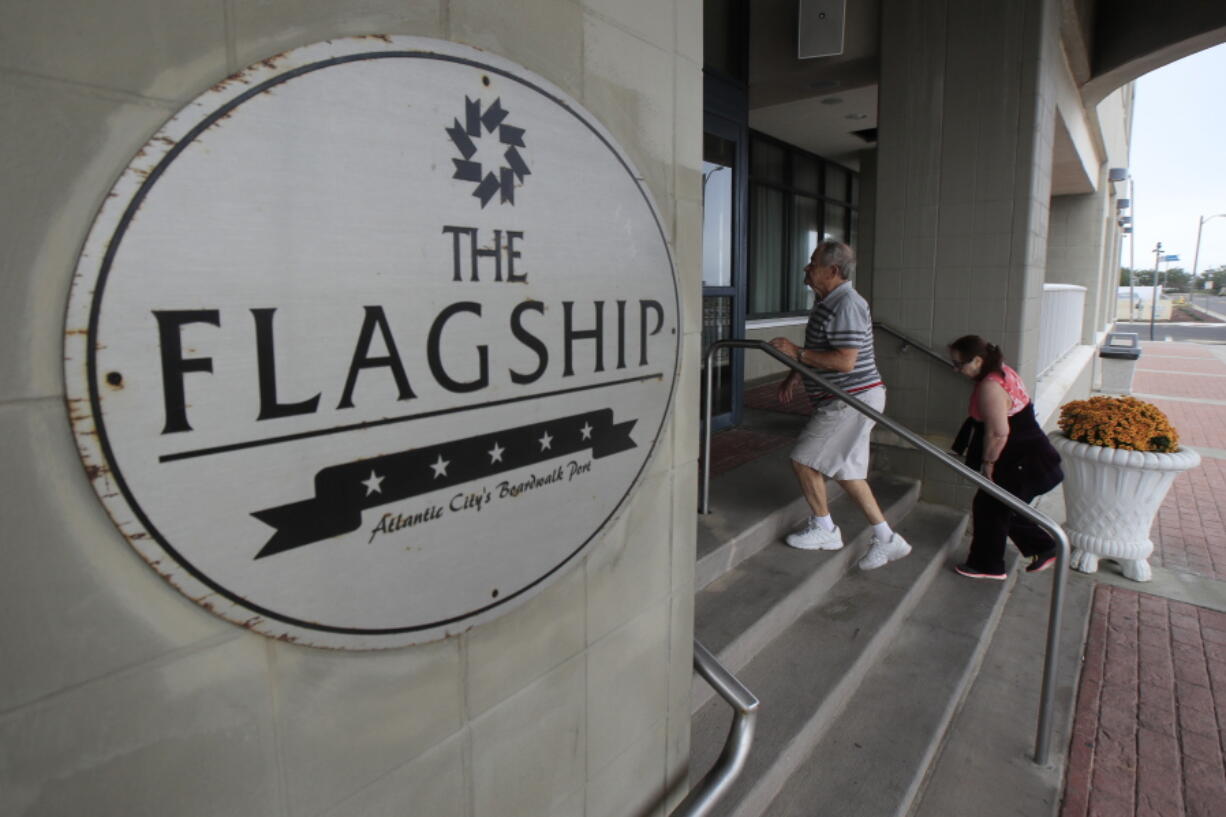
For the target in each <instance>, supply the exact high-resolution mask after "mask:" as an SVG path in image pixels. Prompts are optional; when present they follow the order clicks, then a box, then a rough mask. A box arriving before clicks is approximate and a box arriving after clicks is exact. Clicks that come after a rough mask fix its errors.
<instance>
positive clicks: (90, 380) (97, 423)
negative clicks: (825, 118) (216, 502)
mask: <svg viewBox="0 0 1226 817" xmlns="http://www.w3.org/2000/svg"><path fill="white" fill-rule="evenodd" d="M372 59H433V60H441V61H443V62H451V63H457V64H460V65H467V66H469V67H472V68H476V69H478V70H482V71H488V72H490V73H494V74H498V75H499V76H502V77H505V78H507V79H509V80H512V81H514V82H518V83H519V84H520V85H523V86H525V87H527V88H530V89H532V90H533V91H536V92H537V93H538V94H540V95H541V96H543V97H545V98H546V99H548V100H550V101H552V102H553V103H554V104H556V105H558V106H559V107H560V108H562V109H563V110H564V111H566V112H567V113H569V114H570V115H571V116H573V117H574V118H575V119H576V120H578V121H579V122H580V123H581V124H582V125H583V126H584V127H585V128H587V129H588V130H589V131H591V132H592V134H593V135H594V136H595V137H596V138H597V139H599V140H600V142H601V143H602V144H603V145H604V146H605V147H606V148H608V150H609V152H610V153H612V154H613V156H614V158H615V159H617V162H618V164H620V165H621V166H622V168H623V169H624V170H625V171H626V173H627V174H629V176H630V178H631V180H632V181H633V182H634V185H635V187H636V189H637V190H638V191H639V195H640V196H642V197H643V203H644V204H645V205H646V207H647V210H648V212H650V213H651V217H652V219H653V220H654V221H655V224H656V230H657V232H658V233H659V235H660V242H661V244H662V245H663V247H664V253H665V256H666V257H667V258H668V266H669V271H670V273H671V278H672V284H673V305H674V309H675V311H674V315H675V316H677V318H680V305H681V304H680V294H679V291H678V287H677V269H676V266H675V264H674V263H673V257H672V251H671V249H670V248H669V245H668V238H667V236H665V234H664V228H663V226H662V225H661V224H660V219H659V216H658V215H657V213H656V209H655V207H654V206H653V205H652V202H651V199H650V197H649V196H648V194H647V191H646V189H645V188H644V184H643V180H642V179H641V178H640V177H638V176H636V175H635V173H634V171H633V169H632V168H631V167H630V166H629V165H628V164H627V163H626V160H625V159H624V158H623V157H622V155H621V153H620V152H619V151H618V149H617V148H616V147H615V146H614V145H612V144H610V143H609V140H608V139H606V138H605V136H604V134H602V133H601V132H600V131H599V130H598V129H596V128H594V127H593V126H592V124H591V123H590V122H588V121H587V119H586V118H584V116H583V115H581V114H580V113H579V112H577V111H575V110H574V109H573V108H572V107H571V106H570V105H568V104H567V103H566V102H565V101H564V100H562V99H560V98H558V97H556V96H554V95H553V94H551V93H550V92H548V91H546V90H545V89H544V88H541V87H540V86H538V85H536V84H535V83H533V82H531V81H529V80H527V79H525V78H523V77H519V76H516V75H515V74H513V73H511V72H510V71H507V70H505V69H502V68H498V67H496V66H493V65H488V64H486V63H482V62H478V61H476V60H470V59H466V58H464V57H458V56H453V55H449V54H440V53H437V52H432V51H418V50H407V51H370V52H362V53H357V54H348V55H345V56H338V57H332V58H330V59H326V60H320V61H318V62H313V63H310V64H307V65H302V66H299V67H297V68H294V69H291V70H289V71H286V72H285V73H283V74H278V75H277V76H275V77H272V78H270V79H268V80H265V81H264V82H261V83H259V84H258V85H255V86H253V87H251V88H249V89H248V90H246V91H244V92H243V93H242V94H239V95H238V96H236V97H235V98H234V99H231V100H229V101H228V102H226V103H225V104H223V105H222V106H221V107H219V108H217V109H216V110H215V111H214V112H213V113H211V114H209V115H208V116H206V117H205V118H204V119H203V120H201V122H200V123H199V124H197V125H196V126H195V127H193V128H192V129H191V130H189V131H188V132H187V133H186V134H184V136H183V138H181V139H179V140H178V141H177V142H176V143H175V144H174V146H173V147H171V148H170V149H169V150H168V151H167V152H166V155H165V156H163V157H162V159H161V160H160V161H159V162H158V163H157V165H156V166H155V167H154V168H153V170H151V171H150V172H149V175H148V176H147V177H146V178H145V180H144V182H142V183H141V186H140V187H139V188H138V189H137V191H136V193H135V194H134V195H133V196H132V200H131V201H130V202H129V203H128V206H127V207H126V208H125V210H124V213H123V215H122V217H121V218H120V220H119V223H118V225H117V226H116V228H115V231H114V232H113V233H112V234H111V240H110V242H109V244H108V246H107V249H106V254H105V255H104V257H103V260H102V265H101V266H100V268H99V271H98V277H97V279H96V285H95V288H94V292H93V296H92V301H91V304H90V312H89V329H88V332H87V335H86V347H87V354H86V380H87V385H88V387H89V400H90V409H91V411H92V412H93V421H94V427H95V428H96V430H97V433H98V441H99V444H100V445H101V447H102V453H103V456H104V457H105V458H106V461H107V464H108V465H109V466H110V468H111V476H112V477H113V478H114V479H115V482H116V484H117V485H118V487H119V490H120V491H121V492H122V493H123V496H124V498H125V499H126V500H127V503H128V506H129V507H130V508H131V509H132V511H133V513H135V514H136V517H137V519H138V520H139V521H140V523H141V525H142V526H143V527H144V529H145V530H146V531H148V533H149V534H150V536H152V537H153V539H154V541H156V542H157V543H158V545H160V546H161V548H162V549H163V550H164V551H166V553H167V554H168V555H170V556H171V558H173V559H174V560H175V562H176V563H177V564H179V565H180V566H181V567H182V568H183V569H185V570H186V571H187V572H188V573H189V574H191V576H192V577H194V578H195V579H196V580H197V581H199V582H200V583H201V584H204V585H205V586H206V587H209V588H211V589H213V590H214V591H216V592H217V593H219V594H220V595H222V596H224V597H225V598H227V599H229V600H230V601H232V602H234V603H235V604H237V605H238V606H239V607H241V608H244V609H246V610H250V611H251V612H253V613H256V614H257V615H260V616H263V617H265V618H269V619H273V620H275V621H280V622H283V623H285V624H289V625H292V626H295V627H301V628H303V629H307V630H316V631H320V632H329V633H339V634H346V635H358V636H379V635H395V634H398V633H411V632H419V631H421V630H430V629H435V628H438V627H445V626H447V625H448V624H454V623H456V622H459V621H464V620H465V619H469V618H473V617H474V616H478V615H481V614H482V613H485V612H487V611H489V610H492V609H494V608H495V607H500V606H502V605H504V604H506V603H508V602H510V601H512V600H514V599H515V598H517V597H519V596H521V595H523V594H524V593H526V592H527V591H529V590H531V589H532V588H533V587H535V586H537V585H538V584H540V583H541V582H543V581H545V579H547V578H549V577H550V576H552V575H553V574H554V573H556V572H557V571H558V570H560V569H561V568H562V567H563V566H564V565H565V564H566V563H567V562H569V561H570V560H571V559H573V558H574V557H575V556H576V555H578V554H579V553H580V552H581V551H582V550H583V549H584V548H585V547H587V545H588V543H589V542H591V541H592V539H593V538H595V536H596V534H598V533H600V531H602V530H604V528H605V526H606V525H607V524H608V523H609V520H610V519H612V518H613V515H614V514H616V513H617V511H618V510H620V509H621V507H622V505H623V504H624V503H625V501H626V499H627V497H629V495H630V492H631V490H633V489H634V487H635V486H636V485H637V484H638V483H639V481H640V478H641V477H642V475H643V469H645V468H646V467H647V463H648V462H650V461H651V459H652V456H653V454H654V453H655V449H656V446H657V445H658V444H659V440H660V432H661V431H662V430H663V428H664V424H665V423H666V422H667V420H668V416H669V414H670V407H671V406H672V400H673V393H674V392H675V391H676V385H677V366H678V363H679V359H680V350H681V336H680V332H679V330H680V326H678V327H677V330H678V331H675V332H674V338H675V340H674V344H673V377H672V383H670V384H669V393H668V401H667V402H666V403H665V406H664V412H663V414H662V415H661V417H660V426H659V428H657V429H656V431H655V436H654V437H653V439H652V442H651V448H650V449H649V450H648V451H647V452H646V455H645V456H644V458H643V464H642V465H641V466H639V470H638V473H636V474H635V475H634V479H632V480H631V481H630V484H629V485H628V486H627V488H626V493H625V494H623V495H622V497H621V499H620V500H618V502H617V504H616V505H614V507H613V510H612V511H610V512H609V514H608V516H606V517H605V518H604V519H603V520H601V522H600V524H599V525H597V526H596V529H595V530H593V531H592V533H591V535H590V536H588V538H587V539H585V540H584V541H583V542H582V543H580V545H579V546H578V547H576V548H575V549H574V550H573V551H571V553H570V554H568V555H567V556H566V557H565V558H563V559H562V561H560V562H558V564H556V565H554V566H553V567H552V568H550V569H549V570H547V571H546V572H545V573H544V574H542V575H541V576H540V577H538V578H537V579H535V580H534V581H532V582H530V583H528V584H527V585H525V586H523V587H521V588H519V589H518V590H516V591H515V592H513V593H510V594H508V595H506V596H502V597H500V598H499V599H498V600H497V601H495V602H492V603H491V604H487V605H485V606H484V607H480V608H477V609H475V610H471V611H469V612H467V613H462V614H460V615H456V616H452V617H450V618H446V619H442V620H439V621H433V622H429V623H426V624H417V625H412V626H408V627H382V628H361V627H339V626H333V625H327V624H320V623H318V622H311V621H304V620H302V619H298V618H294V617H293V616H290V615H286V614H282V613H278V612H275V611H273V610H269V609H266V608H264V607H262V606H260V605H258V604H255V603H253V602H251V601H250V600H248V599H245V598H243V597H242V596H239V595H238V594H237V593H233V592H231V591H230V590H228V589H227V588H225V587H223V586H222V585H220V584H218V583H217V582H216V581H214V580H213V579H212V578H210V577H209V576H207V575H206V574H204V573H203V572H201V570H200V569H199V568H197V567H196V566H195V565H193V564H192V563H191V562H190V561H188V560H187V559H186V558H184V557H183V556H182V555H181V554H180V553H179V552H178V551H177V550H176V549H175V548H174V547H173V546H172V545H171V544H170V543H169V542H168V541H166V539H165V537H164V536H163V535H162V533H161V532H160V531H159V530H158V529H157V528H156V527H155V526H154V525H153V524H152V522H151V521H150V520H149V518H148V517H147V516H146V515H145V512H144V510H142V508H141V506H140V504H139V503H138V502H137V501H136V498H135V496H133V494H132V492H131V490H130V489H129V488H128V484H127V481H126V480H124V478H123V474H122V473H121V472H120V470H119V467H118V464H117V462H116V460H115V457H114V454H113V452H112V449H111V444H110V440H109V439H108V437H107V433H106V427H105V423H104V421H103V417H102V405H101V400H100V396H99V388H98V381H97V349H96V345H97V344H96V342H95V339H96V336H97V332H98V321H99V315H100V313H101V308H102V296H103V293H104V292H105V290H106V283H107V278H108V277H109V275H110V271H111V264H112V263H113V261H114V257H115V253H116V252H117V250H118V248H119V246H120V244H121V243H122V242H123V236H124V233H125V232H126V231H127V228H128V225H129V224H130V223H131V221H132V219H133V217H134V216H135V214H136V212H137V211H138V210H139V209H140V206H141V204H142V203H143V201H144V199H145V197H146V196H147V195H148V192H149V190H150V189H152V187H153V185H154V184H156V183H157V180H158V179H159V178H160V177H161V175H162V173H163V172H165V170H166V168H167V167H169V165H170V163H171V162H173V161H174V160H175V159H176V158H177V157H178V156H179V154H180V153H182V152H183V151H184V150H185V149H186V148H187V146H188V145H190V144H192V143H193V142H194V141H195V140H196V138H197V137H198V136H199V135H200V134H201V133H203V132H204V131H205V130H207V129H208V128H210V127H212V125H213V124H214V123H215V122H217V121H218V120H219V119H221V118H223V117H224V116H226V115H227V114H228V113H230V112H231V111H233V110H234V109H235V108H237V107H238V106H239V105H242V104H243V103H245V102H247V101H248V100H250V99H251V98H252V97H255V96H258V95H259V94H261V93H263V92H264V91H266V90H268V89H269V88H273V87H275V86H277V85H281V84H282V83H285V82H288V81H289V80H291V79H296V78H297V77H300V76H303V75H305V74H309V73H313V72H315V71H319V70H322V69H324V68H330V67H332V66H335V65H343V64H346V63H351V62H361V61H365V60H372ZM258 64H259V63H256V65H258ZM189 104H190V103H189ZM177 115H178V114H176V116H177ZM125 538H126V537H125ZM146 561H148V560H146ZM166 578H169V577H166ZM222 617H223V618H227V619H228V620H230V621H234V619H233V618H230V617H229V616H225V615H223V616H222ZM257 629H258V626H257ZM439 637H440V638H441V637H443V636H442V634H440V635H439Z"/></svg>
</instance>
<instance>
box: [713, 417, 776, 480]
mask: <svg viewBox="0 0 1226 817" xmlns="http://www.w3.org/2000/svg"><path fill="white" fill-rule="evenodd" d="M791 442H793V438H791V437H784V436H783V435H780V434H767V433H765V432H761V431H752V430H750V429H745V428H730V429H728V430H727V431H719V432H716V433H715V434H714V435H713V436H712V437H711V476H712V477H717V476H719V475H720V474H723V473H725V472H727V471H731V470H732V469H733V468H736V467H737V466H738V465H744V464H745V463H747V462H749V461H750V460H754V459H757V458H758V457H760V456H762V455H763V454H765V453H766V452H767V451H771V450H773V449H775V448H779V447H781V446H785V445H788V444H789V443H791Z"/></svg>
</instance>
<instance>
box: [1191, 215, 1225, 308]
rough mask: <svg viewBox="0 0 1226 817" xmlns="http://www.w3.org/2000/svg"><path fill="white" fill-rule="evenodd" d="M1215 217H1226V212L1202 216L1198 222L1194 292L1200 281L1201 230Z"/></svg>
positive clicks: (1194, 257) (1193, 266)
mask: <svg viewBox="0 0 1226 817" xmlns="http://www.w3.org/2000/svg"><path fill="white" fill-rule="evenodd" d="M1215 218H1226V213H1217V214H1216V215H1212V216H1201V217H1200V221H1198V222H1197V223H1196V253H1195V254H1194V255H1193V256H1192V286H1193V291H1194V292H1195V287H1196V286H1197V284H1198V283H1199V281H1197V280H1196V270H1197V266H1198V265H1199V264H1200V231H1201V230H1202V229H1204V226H1205V222H1206V221H1213V219H1215ZM1208 308H1209V300H1208V297H1207V296H1206V299H1205V309H1208Z"/></svg>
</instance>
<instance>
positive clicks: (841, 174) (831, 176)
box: [826, 164, 849, 201]
mask: <svg viewBox="0 0 1226 817" xmlns="http://www.w3.org/2000/svg"><path fill="white" fill-rule="evenodd" d="M847 176H848V173H847V171H846V170H844V169H843V168H841V167H839V166H838V165H835V164H827V165H826V198H828V199H838V200H839V201H848V200H849V199H848V197H847Z"/></svg>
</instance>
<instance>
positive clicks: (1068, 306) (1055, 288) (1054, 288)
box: [1037, 284, 1086, 377]
mask: <svg viewBox="0 0 1226 817" xmlns="http://www.w3.org/2000/svg"><path fill="white" fill-rule="evenodd" d="M1085 304H1086V288H1085V287H1081V286H1077V285H1076V284H1044V285H1043V312H1042V315H1041V316H1040V318H1039V365H1038V368H1037V371H1038V376H1039V377H1042V376H1043V375H1045V374H1047V370H1048V369H1050V368H1051V367H1052V366H1054V365H1055V364H1056V361H1058V360H1060V358H1062V357H1064V356H1065V355H1066V354H1068V352H1069V350H1071V349H1072V348H1073V347H1074V346H1076V345H1078V344H1079V343H1081V319H1082V315H1083V314H1084V310H1085Z"/></svg>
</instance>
